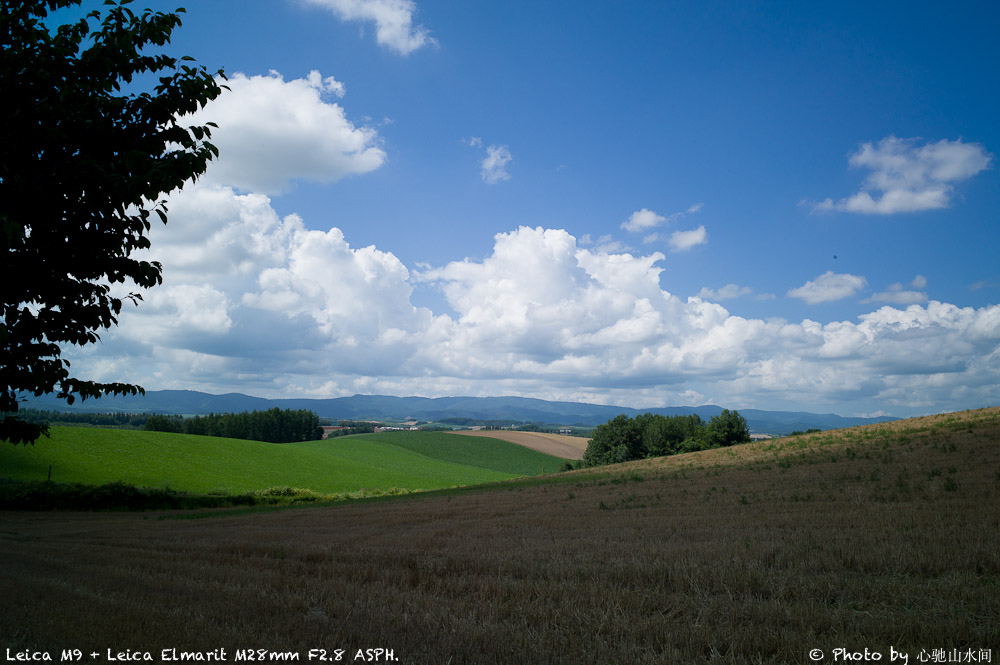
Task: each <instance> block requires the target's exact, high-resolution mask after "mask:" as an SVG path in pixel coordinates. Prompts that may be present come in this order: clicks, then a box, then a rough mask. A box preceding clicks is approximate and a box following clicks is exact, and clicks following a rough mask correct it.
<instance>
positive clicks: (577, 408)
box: [25, 390, 895, 434]
mask: <svg viewBox="0 0 1000 665" xmlns="http://www.w3.org/2000/svg"><path fill="white" fill-rule="evenodd" d="M25 406H28V407H32V408H37V409H49V410H57V411H86V412H92V413H93V412H107V411H123V412H133V413H134V412H140V413H142V412H149V413H171V414H173V413H177V414H184V415H203V414H207V413H227V412H239V411H253V410H265V409H269V408H272V407H279V408H282V409H308V410H310V411H314V412H315V413H317V414H318V415H319V416H320V417H322V418H330V419H332V420H342V419H343V420H378V419H398V420H410V419H412V420H424V421H440V420H444V419H448V418H469V419H473V420H478V421H497V420H500V421H512V422H542V423H549V424H554V425H584V426H593V425H599V424H601V423H604V422H607V421H608V420H610V419H611V418H614V417H615V416H617V415H618V414H620V413H624V414H626V415H628V416H632V417H634V416H636V415H638V414H640V413H645V412H651V413H658V414H662V415H665V416H675V415H680V414H690V413H696V414H698V415H699V416H701V417H702V418H703V419H704V420H709V419H710V418H711V417H712V416H717V415H719V413H721V412H722V407H720V406H714V405H707V406H697V407H686V406H685V407H663V408H650V409H634V408H627V407H619V406H607V405H601V404H582V403H576V402H551V401H546V400H540V399H529V398H526V397H438V398H428V397H389V396H384V395H354V396H353V397H338V398H335V399H263V398H260V397H250V396H248V395H242V394H239V393H230V394H226V395H210V394H208V393H200V392H196V391H192V390H150V391H147V393H146V395H145V396H142V395H126V396H110V397H103V398H101V399H94V400H87V401H79V402H77V403H76V404H75V405H73V406H72V407H69V406H67V405H66V403H65V402H60V401H59V400H57V399H55V398H54V397H53V396H51V395H47V396H43V397H30V398H28V399H27V401H26V403H25ZM740 413H741V414H742V415H743V417H744V418H746V419H747V423H748V424H749V426H750V429H751V431H753V432H762V433H768V434H788V433H790V432H793V431H796V430H801V431H805V430H807V429H813V428H818V429H833V428H842V427H854V426H857V425H865V424H870V423H876V422H887V421H891V420H895V419H894V418H886V417H883V418H845V417H842V416H839V415H836V414H832V413H827V414H816V413H805V412H795V411H762V410H759V409H740Z"/></svg>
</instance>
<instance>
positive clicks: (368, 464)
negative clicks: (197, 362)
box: [0, 427, 563, 494]
mask: <svg viewBox="0 0 1000 665" xmlns="http://www.w3.org/2000/svg"><path fill="white" fill-rule="evenodd" d="M562 462H563V460H560V459H558V458H555V457H550V456H548V455H544V454H542V453H539V452H536V451H533V450H528V449H526V448H523V447H522V446H517V445H514V444H511V443H507V442H504V441H496V440H481V439H471V438H469V437H461V436H458V435H455V434H449V433H438V432H391V433H382V434H374V435H373V434H368V435H359V436H350V437H341V438H338V439H333V440H327V441H306V442H301V443H285V444H274V443H262V442H258V441H243V440H238V439H223V438H214V437H202V436H193V435H185V434H168V433H164V432H145V431H134V430H112V429H99V428H82V427H53V428H52V438H51V439H44V438H43V439H41V440H39V441H38V442H37V443H36V444H35V445H34V446H11V445H4V446H0V478H10V479H13V480H18V481H25V480H45V479H46V478H47V477H48V473H49V467H50V466H51V467H52V480H53V482H58V483H84V484H94V485H97V484H103V483H108V482H115V481H122V482H125V483H128V484H133V485H137V486H143V487H158V488H162V487H169V488H170V489H173V490H179V491H185V492H192V493H207V492H213V493H214V492H220V493H222V492H225V493H239V492H247V491H255V490H261V489H266V488H268V487H298V488H303V489H310V490H313V491H314V492H318V493H323V494H327V493H340V492H354V491H359V490H362V489H365V490H388V489H391V488H396V489H405V490H417V489H438V488H442V487H452V486H455V485H472V484H478V483H486V482H492V481H498V480H506V479H509V478H515V477H518V476H525V475H536V474H539V473H545V472H554V471H557V470H558V469H559V467H560V465H561V464H562Z"/></svg>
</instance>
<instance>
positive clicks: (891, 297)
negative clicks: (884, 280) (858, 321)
mask: <svg viewBox="0 0 1000 665" xmlns="http://www.w3.org/2000/svg"><path fill="white" fill-rule="evenodd" d="M910 286H912V287H913V288H915V289H922V288H924V287H925V286H927V279H926V278H925V277H924V276H923V275H917V276H916V278H914V280H913V281H912V282H910ZM861 302H863V303H875V302H884V303H889V304H892V305H914V304H917V303H922V302H927V293H925V292H923V291H913V290H907V288H906V287H905V286H903V285H902V284H901V283H899V282H896V283H895V284H890V285H889V288H888V289H886V290H885V291H880V292H879V293H875V294H873V295H872V296H871V297H870V298H865V299H864V300H862V301H861Z"/></svg>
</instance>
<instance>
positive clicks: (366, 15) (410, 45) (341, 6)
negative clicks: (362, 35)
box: [305, 0, 437, 55]
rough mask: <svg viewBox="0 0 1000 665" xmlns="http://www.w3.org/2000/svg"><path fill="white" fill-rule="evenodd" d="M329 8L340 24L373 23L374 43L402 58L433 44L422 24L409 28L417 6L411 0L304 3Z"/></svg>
mask: <svg viewBox="0 0 1000 665" xmlns="http://www.w3.org/2000/svg"><path fill="white" fill-rule="evenodd" d="M305 2H308V3H310V4H313V5H317V6H319V7H324V8H326V9H329V10H330V11H332V12H333V13H334V14H336V15H337V17H338V18H340V19H341V20H342V21H364V22H370V21H373V22H374V23H375V40H376V41H377V42H378V43H379V44H380V45H382V46H385V47H387V48H389V49H392V50H393V51H396V52H397V53H400V54H402V55H409V54H410V53H412V52H413V51H416V50H417V49H419V48H421V47H423V46H427V45H432V44H437V40H435V39H434V38H433V37H431V36H430V33H429V32H428V31H427V29H426V28H424V27H423V26H422V25H417V26H414V25H413V17H414V14H416V12H417V5H416V3H415V2H412V0H305Z"/></svg>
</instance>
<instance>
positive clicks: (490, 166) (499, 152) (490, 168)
mask: <svg viewBox="0 0 1000 665" xmlns="http://www.w3.org/2000/svg"><path fill="white" fill-rule="evenodd" d="M470 145H471V144H470ZM480 145H482V141H480ZM513 159H514V158H513V157H512V156H511V154H510V150H509V149H508V148H507V146H505V145H499V146H498V145H489V146H486V157H484V158H483V161H482V162H481V164H480V166H481V171H480V172H481V174H482V176H483V182H485V183H486V184H488V185H495V184H496V183H498V182H500V181H502V180H510V174H509V173H507V164H509V163H510V162H511V161H512V160H513Z"/></svg>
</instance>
